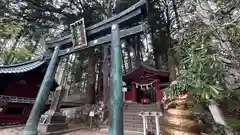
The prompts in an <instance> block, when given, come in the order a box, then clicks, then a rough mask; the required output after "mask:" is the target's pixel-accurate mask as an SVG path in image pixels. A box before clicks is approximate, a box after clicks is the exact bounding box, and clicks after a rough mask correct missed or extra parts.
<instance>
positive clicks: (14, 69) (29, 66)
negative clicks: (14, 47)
mask: <svg viewBox="0 0 240 135" xmlns="http://www.w3.org/2000/svg"><path fill="white" fill-rule="evenodd" d="M44 63H45V60H44V59H42V58H37V59H34V60H30V61H27V62H24V63H20V64H13V65H4V66H0V74H14V73H24V72H28V71H30V70H33V69H35V68H37V67H40V66H41V65H43V64H44Z"/></svg>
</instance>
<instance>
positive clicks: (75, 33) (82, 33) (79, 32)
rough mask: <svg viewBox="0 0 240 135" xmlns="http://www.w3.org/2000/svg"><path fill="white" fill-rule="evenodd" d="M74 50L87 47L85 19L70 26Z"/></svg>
mask: <svg viewBox="0 0 240 135" xmlns="http://www.w3.org/2000/svg"><path fill="white" fill-rule="evenodd" d="M70 28H71V34H72V42H73V47H74V49H76V48H82V47H85V46H87V36H86V29H85V24H84V18H82V19H80V20H79V21H76V22H75V23H73V24H71V25H70Z"/></svg>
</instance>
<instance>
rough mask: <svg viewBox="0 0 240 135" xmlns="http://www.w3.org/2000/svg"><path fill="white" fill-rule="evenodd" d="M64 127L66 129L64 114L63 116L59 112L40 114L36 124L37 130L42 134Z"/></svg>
mask: <svg viewBox="0 0 240 135" xmlns="http://www.w3.org/2000/svg"><path fill="white" fill-rule="evenodd" d="M66 129H68V123H67V122H66V116H63V115H62V114H61V113H54V114H53V115H49V114H44V115H42V116H41V119H40V123H39V125H38V132H39V133H40V134H43V135H45V134H48V133H51V132H56V131H61V130H66Z"/></svg>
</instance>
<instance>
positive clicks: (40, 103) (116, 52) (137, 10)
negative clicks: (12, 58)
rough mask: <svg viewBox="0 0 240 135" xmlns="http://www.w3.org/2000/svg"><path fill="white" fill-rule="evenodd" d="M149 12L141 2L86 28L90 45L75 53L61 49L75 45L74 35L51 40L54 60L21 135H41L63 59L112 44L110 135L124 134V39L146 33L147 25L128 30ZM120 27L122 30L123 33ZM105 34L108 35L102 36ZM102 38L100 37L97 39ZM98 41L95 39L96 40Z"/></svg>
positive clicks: (77, 49) (49, 57) (49, 56)
mask: <svg viewBox="0 0 240 135" xmlns="http://www.w3.org/2000/svg"><path fill="white" fill-rule="evenodd" d="M146 13H147V1H146V0H140V1H139V2H138V3H136V4H134V5H133V6H131V7H130V8H128V9H126V10H124V11H122V12H120V13H119V14H117V15H115V16H113V17H111V18H109V19H106V20H104V21H102V22H100V23H97V24H94V25H92V26H90V27H88V28H86V35H87V37H88V38H89V39H91V41H89V42H87V45H85V46H82V47H78V48H72V49H71V50H69V51H67V50H60V48H61V46H63V45H66V44H71V42H72V41H71V35H69V36H66V37H63V38H60V39H58V40H54V41H47V42H46V43H47V44H48V45H52V46H53V47H55V49H54V52H53V54H50V55H47V56H45V57H44V58H45V59H51V60H50V63H49V66H48V68H47V71H46V74H45V76H44V79H43V82H42V84H41V87H40V90H39V92H38V95H37V98H36V100H35V103H34V106H33V108H32V111H31V113H30V116H29V118H28V121H27V123H26V126H25V128H24V130H23V131H22V132H21V133H20V135H37V127H38V123H39V120H40V117H41V113H40V112H41V110H42V109H43V107H44V104H45V102H46V101H47V98H48V95H49V90H50V86H51V84H52V82H53V80H54V76H55V73H56V69H57V67H58V62H59V59H60V57H62V56H65V55H70V54H73V53H75V52H78V51H81V50H84V49H87V48H92V47H96V46H100V45H101V46H103V45H107V43H111V48H112V51H113V52H112V56H113V58H112V86H115V87H114V88H113V89H114V90H113V92H111V95H110V110H111V112H112V114H113V115H111V117H112V118H111V121H110V123H111V125H110V128H109V135H123V132H124V129H123V97H122V74H121V73H122V71H121V46H120V39H124V38H126V37H129V36H132V35H136V34H139V33H142V32H145V28H146V26H145V24H138V25H135V26H133V27H130V28H127V29H124V26H125V25H126V23H127V24H131V26H132V24H134V23H138V22H141V21H142V20H143V19H144V17H145V16H146ZM120 28H121V29H122V30H120ZM102 33H104V34H105V35H102ZM96 35H98V36H96ZM95 36H96V37H97V38H94V37H95Z"/></svg>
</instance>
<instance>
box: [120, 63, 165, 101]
mask: <svg viewBox="0 0 240 135" xmlns="http://www.w3.org/2000/svg"><path fill="white" fill-rule="evenodd" d="M123 80H124V82H125V83H126V84H127V91H125V93H124V97H125V98H124V99H125V102H137V103H143V104H149V103H155V102H158V101H160V100H161V99H162V97H163V91H162V88H163V87H164V84H166V83H168V81H169V78H168V72H163V71H159V70H157V69H154V68H152V67H149V66H147V65H146V64H143V63H141V64H140V66H139V67H137V68H135V69H134V70H133V71H131V72H129V73H128V74H126V75H125V76H123Z"/></svg>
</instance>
